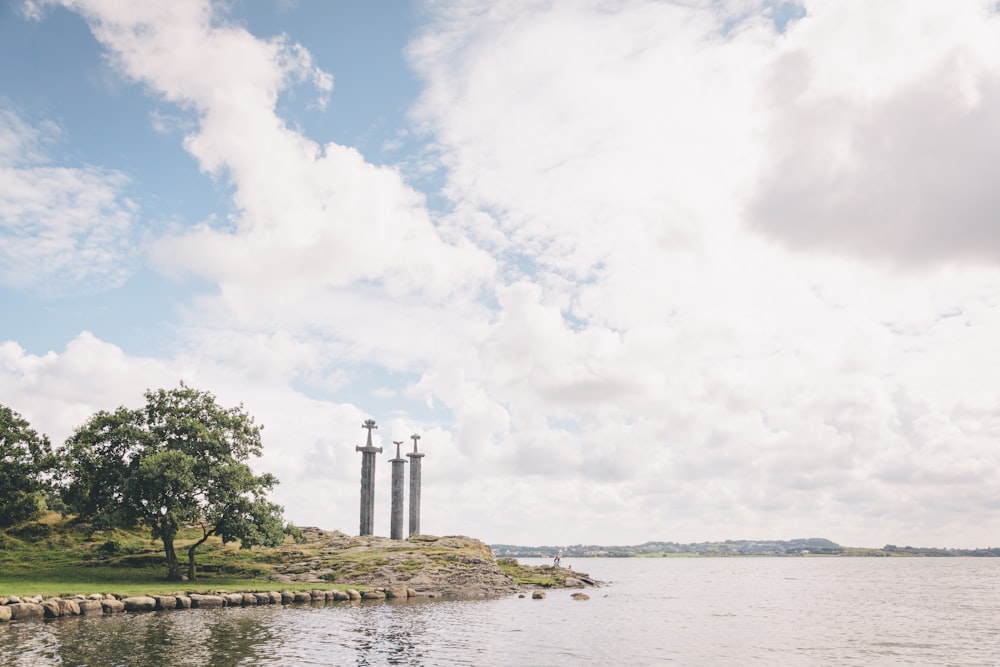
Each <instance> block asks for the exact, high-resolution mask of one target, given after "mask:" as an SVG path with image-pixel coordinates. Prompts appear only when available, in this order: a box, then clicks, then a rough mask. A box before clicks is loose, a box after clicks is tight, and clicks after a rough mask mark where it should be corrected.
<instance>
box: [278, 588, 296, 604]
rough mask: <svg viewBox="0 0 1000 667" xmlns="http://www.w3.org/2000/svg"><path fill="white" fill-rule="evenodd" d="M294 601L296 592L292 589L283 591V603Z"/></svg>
mask: <svg viewBox="0 0 1000 667" xmlns="http://www.w3.org/2000/svg"><path fill="white" fill-rule="evenodd" d="M292 602H295V593H293V592H291V591H282V592H281V604H291V603H292Z"/></svg>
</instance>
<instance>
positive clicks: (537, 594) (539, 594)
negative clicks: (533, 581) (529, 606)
mask: <svg viewBox="0 0 1000 667" xmlns="http://www.w3.org/2000/svg"><path fill="white" fill-rule="evenodd" d="M531 599H532V600H544V599H545V591H532V592H531Z"/></svg>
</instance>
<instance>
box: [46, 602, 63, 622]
mask: <svg viewBox="0 0 1000 667" xmlns="http://www.w3.org/2000/svg"><path fill="white" fill-rule="evenodd" d="M42 609H44V610H45V618H59V617H60V616H62V615H63V613H62V607H60V606H59V600H45V601H44V602H42Z"/></svg>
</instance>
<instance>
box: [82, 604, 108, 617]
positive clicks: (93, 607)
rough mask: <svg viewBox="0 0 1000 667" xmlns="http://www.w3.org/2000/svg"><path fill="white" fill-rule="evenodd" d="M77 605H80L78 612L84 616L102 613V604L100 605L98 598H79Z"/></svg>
mask: <svg viewBox="0 0 1000 667" xmlns="http://www.w3.org/2000/svg"><path fill="white" fill-rule="evenodd" d="M78 605H79V607H80V614H82V615H84V616H89V615H91V614H103V613H104V606H103V605H101V601H100V600H80V602H79V603H78Z"/></svg>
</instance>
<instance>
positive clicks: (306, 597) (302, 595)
mask: <svg viewBox="0 0 1000 667" xmlns="http://www.w3.org/2000/svg"><path fill="white" fill-rule="evenodd" d="M292 602H298V603H301V602H312V594H311V593H309V592H308V591H299V592H298V593H296V594H295V596H294V597H293V598H292Z"/></svg>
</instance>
